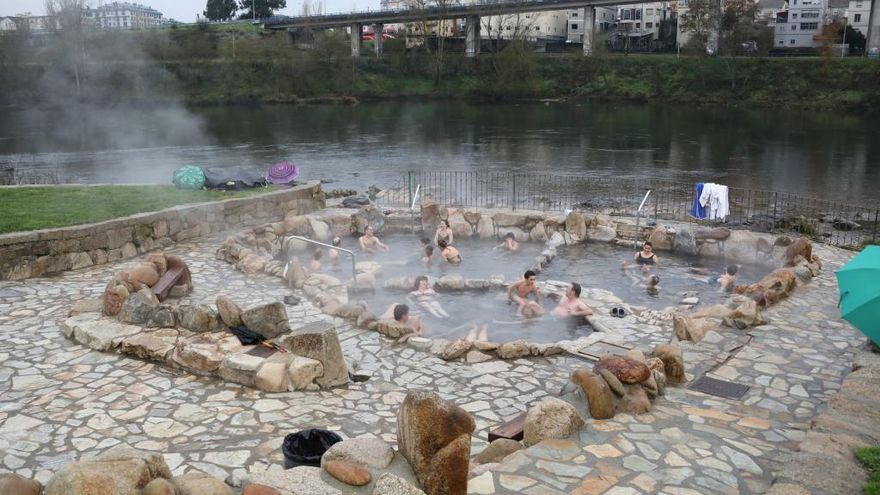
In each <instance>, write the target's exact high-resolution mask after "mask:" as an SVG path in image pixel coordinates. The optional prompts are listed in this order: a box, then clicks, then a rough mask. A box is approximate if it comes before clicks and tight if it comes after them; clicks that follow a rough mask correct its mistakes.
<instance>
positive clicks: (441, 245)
mask: <svg viewBox="0 0 880 495" xmlns="http://www.w3.org/2000/svg"><path fill="white" fill-rule="evenodd" d="M437 246H438V247H439V248H440V249H446V248H447V247H449V243H447V242H446V239H439V240H438V241H437Z"/></svg>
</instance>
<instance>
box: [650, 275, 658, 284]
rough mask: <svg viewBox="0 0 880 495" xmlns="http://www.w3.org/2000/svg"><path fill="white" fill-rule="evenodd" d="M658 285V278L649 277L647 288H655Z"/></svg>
mask: <svg viewBox="0 0 880 495" xmlns="http://www.w3.org/2000/svg"><path fill="white" fill-rule="evenodd" d="M659 283H660V277H659V276H657V275H651V277H650V278H648V286H649V287H655V286H656V285H657V284H659Z"/></svg>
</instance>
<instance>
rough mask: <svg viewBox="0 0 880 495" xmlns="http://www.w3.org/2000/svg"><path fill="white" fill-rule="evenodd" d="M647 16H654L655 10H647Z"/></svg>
mask: <svg viewBox="0 0 880 495" xmlns="http://www.w3.org/2000/svg"><path fill="white" fill-rule="evenodd" d="M645 15H654V9H645Z"/></svg>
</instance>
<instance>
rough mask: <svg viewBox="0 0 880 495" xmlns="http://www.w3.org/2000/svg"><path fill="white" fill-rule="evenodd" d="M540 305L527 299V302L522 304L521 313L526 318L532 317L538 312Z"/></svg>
mask: <svg viewBox="0 0 880 495" xmlns="http://www.w3.org/2000/svg"><path fill="white" fill-rule="evenodd" d="M540 311H541V306H539V305H538V303H536V302H535V301H529V302H528V304H526V305H525V306H523V309H522V315H523V316H525V317H526V318H534V317H536V316H538V315H539V314H540Z"/></svg>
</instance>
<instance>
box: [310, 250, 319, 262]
mask: <svg viewBox="0 0 880 495" xmlns="http://www.w3.org/2000/svg"><path fill="white" fill-rule="evenodd" d="M312 259H313V260H315V261H318V260H319V259H321V250H320V249H315V254H313V255H312Z"/></svg>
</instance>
